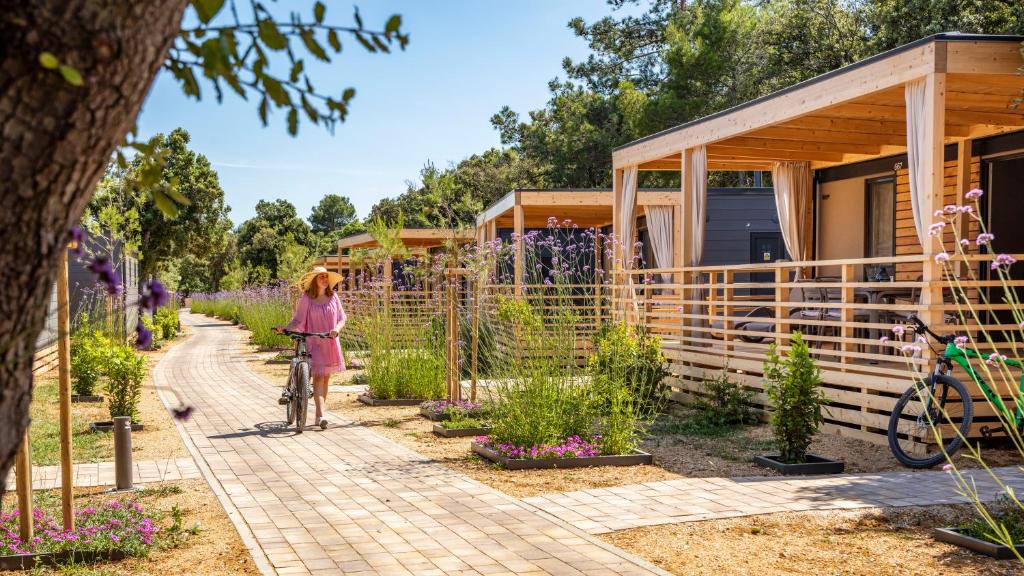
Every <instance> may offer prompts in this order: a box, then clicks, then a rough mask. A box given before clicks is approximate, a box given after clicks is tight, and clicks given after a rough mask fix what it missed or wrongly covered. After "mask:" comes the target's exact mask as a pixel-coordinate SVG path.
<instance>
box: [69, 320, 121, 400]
mask: <svg viewBox="0 0 1024 576" xmlns="http://www.w3.org/2000/svg"><path fill="white" fill-rule="evenodd" d="M111 346H112V344H111V342H110V340H109V339H108V338H107V337H106V336H104V335H103V333H102V332H100V331H99V330H96V329H93V328H86V329H83V330H79V331H78V333H76V334H75V336H74V338H72V339H71V388H72V390H74V392H75V394H78V395H80V396H92V395H93V394H95V391H96V384H97V383H98V382H99V380H100V377H101V376H102V375H103V374H104V373H105V372H106V369H107V361H108V359H109V356H110V350H111Z"/></svg>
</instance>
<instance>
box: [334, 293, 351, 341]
mask: <svg viewBox="0 0 1024 576" xmlns="http://www.w3.org/2000/svg"><path fill="white" fill-rule="evenodd" d="M334 297H335V298H338V295H337V294H335V295H334ZM337 319H338V322H337V324H335V325H334V330H333V332H334V335H335V336H337V335H338V332H341V329H342V328H344V327H345V322H347V321H348V316H347V315H346V314H345V308H344V307H343V306H342V305H341V299H340V298H338V316H337Z"/></svg>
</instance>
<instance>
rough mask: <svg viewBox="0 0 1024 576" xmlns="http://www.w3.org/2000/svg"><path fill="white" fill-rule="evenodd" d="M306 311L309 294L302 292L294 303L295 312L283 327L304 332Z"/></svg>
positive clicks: (307, 309)
mask: <svg viewBox="0 0 1024 576" xmlns="http://www.w3.org/2000/svg"><path fill="white" fill-rule="evenodd" d="M308 311H309V296H306V295H305V294H303V295H302V297H301V298H299V301H298V302H296V303H295V313H294V314H292V320H291V322H289V323H288V325H287V326H285V328H287V329H288V330H292V331H295V332H306V316H307V312H308Z"/></svg>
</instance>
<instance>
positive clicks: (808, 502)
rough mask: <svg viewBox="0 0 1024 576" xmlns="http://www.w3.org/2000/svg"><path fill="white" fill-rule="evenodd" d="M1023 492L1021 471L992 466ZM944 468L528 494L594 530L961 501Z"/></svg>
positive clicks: (987, 485)
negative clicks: (811, 511) (772, 513)
mask: <svg viewBox="0 0 1024 576" xmlns="http://www.w3.org/2000/svg"><path fill="white" fill-rule="evenodd" d="M994 470H995V471H996V472H997V473H998V475H999V477H1000V478H1001V479H1002V480H1003V482H1005V483H1007V484H1008V485H1010V486H1013V487H1014V489H1015V490H1016V492H1017V493H1018V494H1020V493H1021V491H1022V490H1024V474H1022V473H1021V471H1020V469H1019V468H1017V467H1007V468H995V469H994ZM971 476H973V477H974V479H975V485H976V486H977V489H978V493H979V494H980V495H981V496H982V498H983V499H986V500H988V499H991V498H992V497H994V496H995V495H997V494H1000V493H1001V491H1000V489H999V487H998V486H997V485H996V483H995V482H994V481H993V480H992V478H991V477H990V476H989V475H988V474H986V473H985V472H984V471H972V472H971ZM955 490H956V485H955V483H954V481H953V479H952V478H951V477H950V476H949V474H948V473H946V472H941V471H939V472H884V473H878V474H849V475H843V476H831V477H829V476H820V477H810V478H806V477H805V478H793V479H783V478H778V477H774V478H684V479H680V480H668V481H664V482H649V483H646V484H635V485H632V486H618V487H614V488H601V489H594V490H580V491H577V492H566V493H563V494H549V495H544V496H537V497H533V498H526V501H527V502H529V503H530V504H533V505H535V506H537V507H539V508H543V509H544V510H546V511H548V512H550V513H551V514H554V515H556V516H558V517H559V518H561V519H562V520H565V521H566V522H569V523H571V524H572V525H574V526H576V527H577V528H579V529H581V530H586V531H587V532H589V533H591V534H603V533H606V532H613V531H615V530H625V529H628V528H637V527H640V526H653V525H656V524H674V523H678V522H690V521H694V520H708V519H713V518H731V517H735V516H749V515H752V514H766V513H770V512H789V511H805V510H840V509H855V508H871V507H882V506H926V505H934V504H950V503H962V502H966V501H967V500H966V499H964V498H963V497H961V496H958V495H957V494H956V491H955Z"/></svg>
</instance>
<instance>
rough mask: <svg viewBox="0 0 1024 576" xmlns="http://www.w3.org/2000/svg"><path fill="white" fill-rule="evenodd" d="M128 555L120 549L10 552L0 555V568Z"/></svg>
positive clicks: (26, 568)
mask: <svg viewBox="0 0 1024 576" xmlns="http://www.w3.org/2000/svg"><path fill="white" fill-rule="evenodd" d="M127 557H128V555H127V554H125V553H124V552H122V551H120V550H104V551H88V552H79V551H71V550H67V551H64V552H43V553H40V554H12V555H10V556H0V570H32V569H34V568H36V567H40V566H54V565H57V564H66V563H69V562H74V563H76V564H86V563H92V562H98V561H101V560H124V559H125V558H127Z"/></svg>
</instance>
